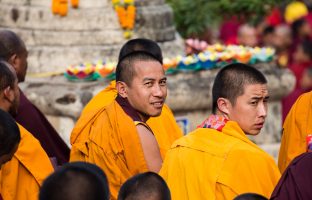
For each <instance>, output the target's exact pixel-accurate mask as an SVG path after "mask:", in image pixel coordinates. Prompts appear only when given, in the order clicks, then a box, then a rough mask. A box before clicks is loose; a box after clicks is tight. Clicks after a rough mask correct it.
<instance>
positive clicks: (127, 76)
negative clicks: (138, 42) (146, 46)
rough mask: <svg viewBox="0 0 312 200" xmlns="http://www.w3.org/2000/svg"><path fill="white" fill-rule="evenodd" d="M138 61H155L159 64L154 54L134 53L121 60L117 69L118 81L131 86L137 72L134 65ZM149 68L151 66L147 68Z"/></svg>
mask: <svg viewBox="0 0 312 200" xmlns="http://www.w3.org/2000/svg"><path fill="white" fill-rule="evenodd" d="M137 61H154V62H159V63H160V61H159V60H158V59H156V58H155V57H154V56H153V55H152V54H150V53H148V52H145V51H133V52H131V53H129V54H127V55H126V56H125V57H123V58H122V59H121V60H119V62H118V64H117V67H116V81H122V82H125V83H126V84H127V85H129V86H130V85H131V83H132V80H133V77H134V76H135V74H136V72H135V69H134V63H135V62H137ZM146 67H149V66H146Z"/></svg>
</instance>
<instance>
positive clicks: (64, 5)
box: [58, 0, 68, 17]
mask: <svg viewBox="0 0 312 200" xmlns="http://www.w3.org/2000/svg"><path fill="white" fill-rule="evenodd" d="M67 12H68V0H59V13H58V14H59V15H60V16H62V17H64V16H66V15H67Z"/></svg>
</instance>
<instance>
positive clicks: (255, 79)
mask: <svg viewBox="0 0 312 200" xmlns="http://www.w3.org/2000/svg"><path fill="white" fill-rule="evenodd" d="M266 83H267V80H266V78H265V77H264V75H263V74H262V73H261V72H260V71H258V70H257V69H255V68H254V67H251V66H249V65H246V64H243V63H233V64H229V65H227V66H225V67H224V68H222V69H221V70H220V71H219V73H218V74H217V76H216V78H215V80H214V83H213V86H212V112H213V113H214V114H215V113H216V111H217V107H218V105H217V101H218V99H219V98H226V99H228V100H229V101H230V102H231V104H232V105H235V103H236V99H237V97H239V96H240V95H243V94H244V88H245V85H249V84H266Z"/></svg>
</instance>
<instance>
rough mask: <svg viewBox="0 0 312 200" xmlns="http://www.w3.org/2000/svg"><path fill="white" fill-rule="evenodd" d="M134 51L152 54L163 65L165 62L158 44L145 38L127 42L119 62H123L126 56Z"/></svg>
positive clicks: (121, 51)
mask: <svg viewBox="0 0 312 200" xmlns="http://www.w3.org/2000/svg"><path fill="white" fill-rule="evenodd" d="M134 51H145V52H147V53H150V54H152V55H153V56H154V57H155V58H156V59H157V60H158V61H159V62H160V63H161V64H162V62H163V57H162V53H161V49H160V47H159V46H158V44H157V43H156V42H154V41H153V40H149V39H145V38H137V39H132V40H129V41H128V42H126V43H125V44H124V45H123V46H122V48H121V50H120V52H119V57H118V60H119V61H120V60H122V59H123V58H124V57H125V56H127V55H128V54H129V53H132V52H134Z"/></svg>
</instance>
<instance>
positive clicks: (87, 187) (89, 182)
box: [39, 162, 109, 200]
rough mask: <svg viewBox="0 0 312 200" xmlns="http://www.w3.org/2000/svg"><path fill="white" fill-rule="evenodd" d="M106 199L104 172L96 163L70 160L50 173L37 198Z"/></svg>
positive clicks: (43, 199) (107, 189) (64, 199)
mask: <svg viewBox="0 0 312 200" xmlns="http://www.w3.org/2000/svg"><path fill="white" fill-rule="evenodd" d="M99 199H103V200H108V199H109V187H108V183H107V178H106V175H105V173H104V172H103V171H102V170H101V169H100V168H99V167H98V166H96V165H94V164H91V163H86V162H72V163H67V164H65V165H63V166H62V167H61V168H59V169H57V170H56V171H55V172H54V173H53V174H51V175H50V176H49V177H48V178H47V179H46V180H45V181H44V182H43V184H42V187H41V188H40V194H39V200H99Z"/></svg>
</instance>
